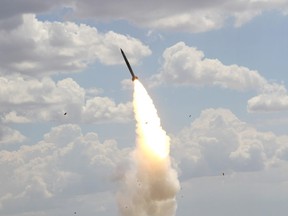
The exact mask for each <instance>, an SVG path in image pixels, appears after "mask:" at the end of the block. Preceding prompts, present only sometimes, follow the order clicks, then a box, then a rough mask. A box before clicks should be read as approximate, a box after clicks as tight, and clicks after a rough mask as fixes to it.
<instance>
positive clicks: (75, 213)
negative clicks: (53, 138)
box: [64, 112, 76, 214]
mask: <svg viewBox="0 0 288 216" xmlns="http://www.w3.org/2000/svg"><path fill="white" fill-rule="evenodd" d="M64 115H67V112H65V113H64ZM74 214H76V213H74Z"/></svg>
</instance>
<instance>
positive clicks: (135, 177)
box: [118, 79, 179, 216]
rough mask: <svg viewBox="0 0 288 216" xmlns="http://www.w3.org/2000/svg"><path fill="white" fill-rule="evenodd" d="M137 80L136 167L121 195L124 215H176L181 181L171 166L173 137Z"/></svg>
mask: <svg viewBox="0 0 288 216" xmlns="http://www.w3.org/2000/svg"><path fill="white" fill-rule="evenodd" d="M133 83H134V95H133V106H134V113H135V119H136V134H137V137H136V143H137V145H136V148H135V150H134V152H133V155H132V156H133V158H132V159H133V160H132V161H133V168H131V170H129V172H128V173H126V175H125V179H124V185H123V188H122V190H121V191H120V193H119V194H118V201H119V208H120V212H121V214H122V215H123V216H173V215H175V212H176V198H175V196H176V193H177V192H178V191H179V181H178V178H177V173H176V171H175V170H174V169H173V168H172V167H171V161H170V156H169V151H170V142H169V141H170V139H169V137H168V136H167V135H166V132H165V131H164V130H163V129H162V127H161V123H160V118H159V117H158V115H157V110H156V108H155V106H154V104H153V101H152V99H151V98H150V96H149V95H148V93H147V91H146V90H145V88H144V87H143V85H142V84H141V83H140V81H139V80H138V79H136V80H135V81H134V82H133Z"/></svg>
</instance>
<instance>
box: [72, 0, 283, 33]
mask: <svg viewBox="0 0 288 216" xmlns="http://www.w3.org/2000/svg"><path fill="white" fill-rule="evenodd" d="M98 5H101V7H98ZM73 9H74V11H75V13H76V15H78V16H79V17H83V18H87V17H89V18H95V19H97V20H106V21H107V20H109V21H111V20H119V19H120V20H121V19H122V20H128V21H129V22H131V23H134V24H136V25H138V26H142V27H146V28H151V29H159V30H173V31H184V32H194V33H195V32H205V31H210V30H214V29H219V28H222V27H223V26H225V25H226V24H227V23H229V21H230V22H231V20H232V22H233V25H234V26H235V27H240V26H242V25H243V24H245V23H247V22H249V21H250V20H252V19H253V18H254V17H256V16H258V15H260V14H261V13H263V12H265V11H271V10H277V11H280V12H281V13H283V14H287V11H288V4H287V1H285V0H278V1H273V2H272V1H265V0H255V1H249V0H244V1H226V0H217V1H212V0H205V1H186V0H181V1H177V2H176V1H172V0H169V1H162V0H157V1H153V2H152V1H145V3H144V2H142V1H129V0H125V1H121V2H119V1H109V3H108V2H106V1H103V0H97V1H91V0H83V1H77V2H76V4H75V5H74V6H73Z"/></svg>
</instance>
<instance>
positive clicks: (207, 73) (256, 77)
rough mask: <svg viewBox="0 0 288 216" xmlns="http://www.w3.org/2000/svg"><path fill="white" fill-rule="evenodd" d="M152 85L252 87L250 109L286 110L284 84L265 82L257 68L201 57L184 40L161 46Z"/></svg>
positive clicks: (249, 89)
mask: <svg viewBox="0 0 288 216" xmlns="http://www.w3.org/2000/svg"><path fill="white" fill-rule="evenodd" d="M151 82H152V83H153V85H160V84H161V83H170V84H174V85H194V86H218V87H221V88H227V89H232V90H237V91H241V92H245V91H253V92H256V93H257V94H258V95H257V96H255V97H253V98H251V99H250V100H249V101H248V105H247V109H248V111H250V112H259V111H262V112H263V111H264V112H269V111H280V110H287V108H288V99H287V98H288V96H287V90H286V88H285V86H283V85H282V84H277V83H273V82H269V81H268V80H266V79H265V78H264V77H263V76H261V75H260V73H259V72H258V71H255V70H250V69H249V68H247V67H243V66H238V65H236V64H233V65H225V64H223V63H222V62H221V61H220V60H218V59H209V58H207V57H205V55H204V53H203V52H202V51H201V50H198V49H197V48H195V47H189V46H187V45H186V44H185V43H184V42H179V43H176V44H175V45H173V46H171V47H169V48H167V49H165V51H164V52H163V63H162V66H161V70H160V73H159V74H156V75H154V76H152V77H151Z"/></svg>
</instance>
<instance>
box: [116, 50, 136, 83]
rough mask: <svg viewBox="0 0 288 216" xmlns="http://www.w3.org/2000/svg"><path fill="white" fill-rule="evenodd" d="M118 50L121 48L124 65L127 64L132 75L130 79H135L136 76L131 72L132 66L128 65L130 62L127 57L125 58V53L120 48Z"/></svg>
mask: <svg viewBox="0 0 288 216" xmlns="http://www.w3.org/2000/svg"><path fill="white" fill-rule="evenodd" d="M120 50H121V53H122V56H123V58H124V60H125V62H126V65H127V67H128V69H129V71H130V74H131V76H132V81H134V80H135V79H138V77H137V76H135V74H134V72H133V70H132V68H131V66H130V64H129V62H128V59H127V58H126V55H125V53H124V52H123V50H122V49H120Z"/></svg>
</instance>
